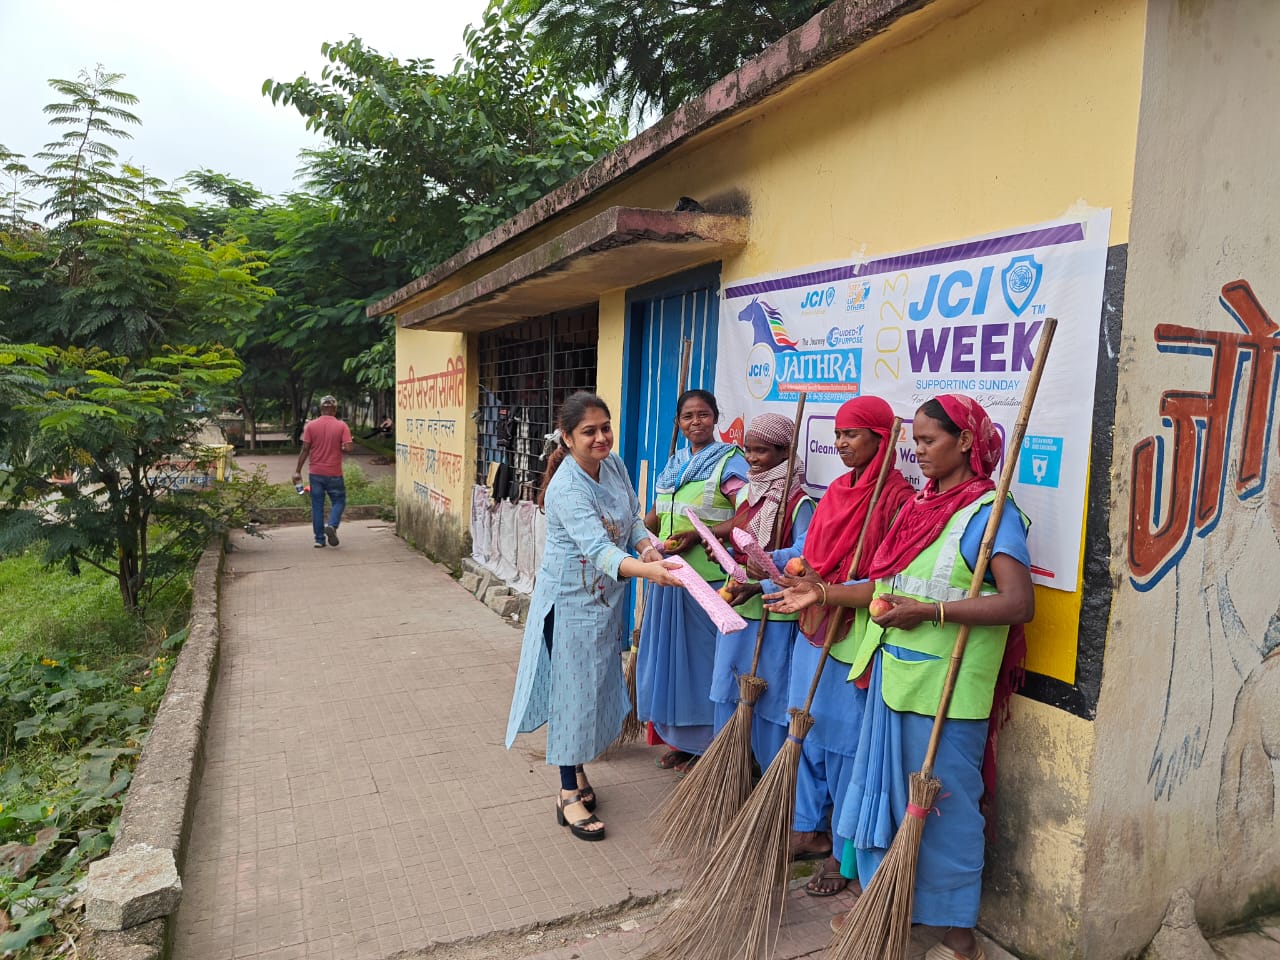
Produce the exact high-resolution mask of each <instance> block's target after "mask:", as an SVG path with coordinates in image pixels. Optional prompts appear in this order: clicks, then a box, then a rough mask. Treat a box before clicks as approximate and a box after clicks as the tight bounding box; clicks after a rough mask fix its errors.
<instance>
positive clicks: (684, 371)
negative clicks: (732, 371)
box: [653, 337, 693, 537]
mask: <svg viewBox="0 0 1280 960" xmlns="http://www.w3.org/2000/svg"><path fill="white" fill-rule="evenodd" d="M692 353H693V341H692V340H690V339H689V338H688V337H685V338H684V339H683V340H681V341H680V380H679V381H678V382H677V386H678V387H679V389H678V390H676V402H677V403H679V399H680V394H682V393H684V391H685V387H686V385H687V384H688V383H689V360H690V359H691V357H690V354H692ZM679 442H680V408H679V407H678V406H677V407H676V416H675V423H673V424H672V425H671V449H670V450H669V451H668V452H667V459H668V460H670V459H671V458H672V457H674V456H675V455H676V444H677V443H679ZM653 495H654V497H655V500H654V504H655V507H656V504H657V500H656V498H657V496H658V491H656V490H655V491H654V492H653ZM675 508H676V492H675V490H672V491H671V531H674V530H675V524H676V519H675V515H676V509H675ZM658 536H659V537H666V536H670V532H668V533H667V534H663V532H662V517H661V516H659V517H658Z"/></svg>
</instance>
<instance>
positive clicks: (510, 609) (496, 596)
mask: <svg viewBox="0 0 1280 960" xmlns="http://www.w3.org/2000/svg"><path fill="white" fill-rule="evenodd" d="M497 589H498V588H497V587H493V588H491V589H490V591H489V596H488V597H486V598H485V602H484V604H485V606H486V607H488V608H489V609H490V610H492V611H493V612H494V613H496V614H497V615H498V616H500V617H502V618H503V619H504V620H510V619H511V617H512V615H513V614H517V615H518V614H519V611H520V598H519V597H518V596H513V595H512V594H510V593H495V592H494V591H496V590H497Z"/></svg>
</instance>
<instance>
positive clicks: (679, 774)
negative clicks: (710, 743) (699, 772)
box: [673, 754, 698, 780]
mask: <svg viewBox="0 0 1280 960" xmlns="http://www.w3.org/2000/svg"><path fill="white" fill-rule="evenodd" d="M697 762H698V758H697V757H696V756H694V755H693V754H690V755H689V759H688V760H684V761H682V762H680V763H677V764H676V765H675V767H674V768H673V769H674V770H675V772H676V779H677V780H683V779H684V777H685V775H686V774H687V773H688V772H689V771H690V770H692V769H693V765H694V764H695V763H697Z"/></svg>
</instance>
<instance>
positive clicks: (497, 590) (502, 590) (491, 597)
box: [481, 583, 511, 610]
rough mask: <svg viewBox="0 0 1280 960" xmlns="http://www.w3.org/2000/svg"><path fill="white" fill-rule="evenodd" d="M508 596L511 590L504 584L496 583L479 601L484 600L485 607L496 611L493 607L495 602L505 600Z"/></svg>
mask: <svg viewBox="0 0 1280 960" xmlns="http://www.w3.org/2000/svg"><path fill="white" fill-rule="evenodd" d="M509 596H511V588H510V587H508V586H507V585H506V584H504V583H498V584H494V585H493V586H491V587H489V589H488V590H486V591H485V592H484V595H483V597H482V598H481V599H483V600H484V602H485V605H486V606H488V607H490V608H491V609H495V610H496V609H497V608H496V607H494V602H495V601H497V600H505V599H506V598H507V597H509Z"/></svg>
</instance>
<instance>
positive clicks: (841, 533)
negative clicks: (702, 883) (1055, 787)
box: [788, 397, 915, 897]
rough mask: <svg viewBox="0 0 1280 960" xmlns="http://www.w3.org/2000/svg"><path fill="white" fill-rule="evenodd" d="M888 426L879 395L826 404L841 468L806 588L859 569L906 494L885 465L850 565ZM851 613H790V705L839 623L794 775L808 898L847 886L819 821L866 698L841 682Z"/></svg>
mask: <svg viewBox="0 0 1280 960" xmlns="http://www.w3.org/2000/svg"><path fill="white" fill-rule="evenodd" d="M892 428H893V410H892V409H891V408H890V406H889V404H887V403H885V402H884V401H883V400H881V399H880V398H879V397H855V398H854V399H852V400H850V401H848V402H847V403H845V404H844V405H843V406H841V407H840V409H839V410H838V411H836V428H835V434H836V435H835V447H836V452H837V453H838V454H839V455H840V460H841V462H842V463H843V464H844V465H845V466H846V467H848V468H849V472H848V473H846V474H843V475H842V476H840V477H838V478H837V479H836V480H834V481H833V482H832V483H831V485H830V486H829V487H827V492H826V493H825V494H823V497H822V499H821V500H820V501H819V502H818V510H817V513H816V514H815V515H814V518H813V523H812V524H810V526H809V533H808V536H807V537H806V538H805V541H804V559H805V565H806V566H807V567H808V570H809V572H808V574H807V576H808V577H809V579H810V581H811V582H812V583H814V584H815V585H816V584H818V583H821V584H822V585H823V586H822V588H821V589H824V590H825V589H828V588H829V587H830V586H831V585H833V584H843V583H845V582H846V581H848V580H850V579H855V578H858V577H861V576H863V575H865V572H866V569H867V567H869V566H870V562H871V555H872V554H873V553H874V552H875V548H876V547H877V545H879V543H880V541H881V540H882V539H884V535H885V531H887V530H888V529H889V524H890V523H891V522H892V521H893V518H894V517H895V516H897V513H898V511H899V510H900V509H901V508H902V505H903V504H904V503H906V502H907V501H908V500H909V499H911V497H912V496H913V495H914V494H915V491H914V490H913V489H912V487H911V484H909V483H908V482H907V480H906V478H905V477H904V476H903V475H902V474H901V473H899V472H898V470H897V468H896V467H893V466H891V467H890V470H889V473H888V475H887V476H886V477H885V484H884V489H883V490H882V491H881V494H880V499H879V501H878V502H877V503H876V508H875V510H874V511H871V520H870V523H869V524H866V526H867V537H866V544H865V546H864V547H863V550H862V557H861V560H860V561H859V563H858V567H859V569H858V570H856V571H855V570H852V569H851V566H852V563H853V554H854V551H855V550H856V549H857V546H858V538H859V537H860V536H861V534H862V528H863V525H864V524H865V523H866V521H867V513H868V511H869V510H870V507H871V494H872V491H874V489H875V485H876V480H877V478H878V477H879V475H880V465H881V464H882V463H883V462H884V458H885V457H890V458H892V457H893V456H894V455H895V451H896V450H897V444H896V439H897V438H896V437H893V436H890V433H889V431H890V430H891V429H892ZM852 613H853V611H851V610H848V609H846V608H840V607H828V606H814V607H810V608H808V609H807V610H804V611H803V612H802V613H801V615H800V629H801V631H802V633H803V636H800V637H798V638H797V639H796V643H795V644H794V645H793V647H792V656H791V690H790V692H789V696H788V703H789V705H790V706H792V707H799V706H801V705H803V703H804V701H805V699H806V698H807V697H808V694H809V684H810V683H811V682H812V680H813V674H814V671H815V670H816V669H817V666H818V661H819V659H820V658H821V657H822V644H823V641H824V640H825V639H826V633H827V626H828V624H829V622H830V620H829V618H830V617H840V618H841V620H842V621H843V622H842V623H841V626H840V627H839V630H840V631H841V633H843V634H847V636H846V637H845V638H844V639H842V640H840V641H839V642H838V643H836V644H835V645H834V646H833V647H832V648H831V656H832V657H834V658H835V659H836V660H838V661H841V664H842V666H841V667H840V668H839V669H837V664H828V665H827V669H825V670H823V672H822V680H821V682H820V683H819V685H818V689H817V691H816V692H815V693H814V697H813V703H812V705H811V706H810V710H809V712H810V714H811V715H812V716H813V721H814V722H813V729H812V730H810V731H809V735H808V736H807V737H805V740H804V745H803V752H802V753H801V757H800V767H799V770H798V771H797V779H796V812H795V820H794V821H793V823H792V828H793V833H792V839H791V852H792V856H794V857H797V858H804V859H808V858H811V857H812V858H815V859H816V858H818V857H824V858H825V859H824V861H823V864H822V867H821V869H819V871H818V872H817V874H816V875H815V876H814V877H813V879H811V880H810V881H809V883H808V884H807V885H806V886H805V892H806V893H808V894H809V895H810V896H813V897H829V896H834V895H835V894H837V893H839V892H840V891H841V890H843V889H844V888H845V886H846V884H847V883H848V881H847V880H846V879H845V878H844V877H843V876H841V873H840V858H841V856H842V855H843V853H844V839H845V838H843V837H841V836H839V834H838V833H837V834H835V835H834V836H832V835H829V834H828V827H834V826H835V825H836V824H837V823H838V822H839V818H840V804H841V802H842V801H843V798H844V795H845V789H846V788H847V786H848V782H849V773H850V772H851V771H852V769H853V755H854V751H855V749H856V747H857V745H858V727H859V726H860V724H861V722H862V708H863V705H864V703H865V702H866V692H865V691H864V690H860V689H858V688H857V687H855V686H854V685H853V684H852V683H850V682H849V680H848V674H849V666H848V665H849V662H850V661H851V660H852V657H853V653H854V652H855V649H856V641H857V639H858V637H859V636H860V635H861V630H862V629H865V628H866V622H867V616H866V613H865V612H861V613H860V614H859V617H858V619H859V621H860V622H859V623H856V624H855V623H854V618H853V616H852Z"/></svg>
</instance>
